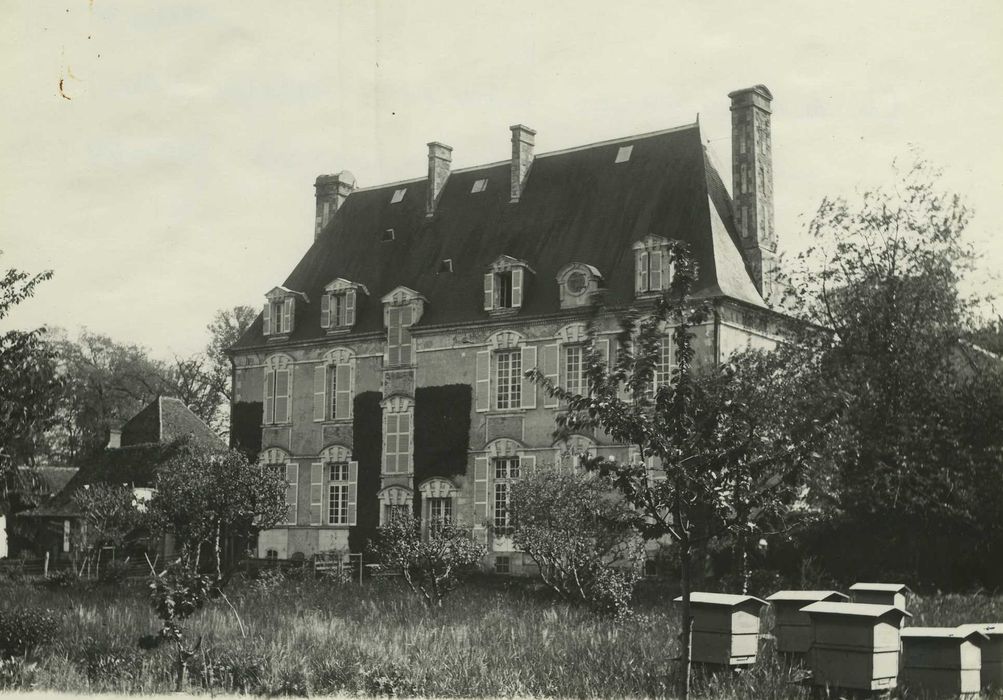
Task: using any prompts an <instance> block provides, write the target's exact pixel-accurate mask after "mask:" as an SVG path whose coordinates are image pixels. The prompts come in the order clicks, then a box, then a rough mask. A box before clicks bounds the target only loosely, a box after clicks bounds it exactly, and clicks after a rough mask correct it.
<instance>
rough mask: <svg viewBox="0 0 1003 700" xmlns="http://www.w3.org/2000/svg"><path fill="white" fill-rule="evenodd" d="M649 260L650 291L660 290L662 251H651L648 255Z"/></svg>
mask: <svg viewBox="0 0 1003 700" xmlns="http://www.w3.org/2000/svg"><path fill="white" fill-rule="evenodd" d="M648 256H649V259H650V260H651V269H650V270H649V272H648V274H649V275H650V278H649V282H650V284H651V287H650V288H651V289H653V290H655V289H661V288H662V250H661V248H659V249H657V250H653V251H651V252H650V253H649V254H648Z"/></svg>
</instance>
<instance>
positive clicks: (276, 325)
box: [261, 287, 308, 339]
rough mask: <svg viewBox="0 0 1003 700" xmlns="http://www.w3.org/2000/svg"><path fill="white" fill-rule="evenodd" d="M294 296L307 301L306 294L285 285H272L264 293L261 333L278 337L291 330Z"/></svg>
mask: <svg viewBox="0 0 1003 700" xmlns="http://www.w3.org/2000/svg"><path fill="white" fill-rule="evenodd" d="M296 297H300V298H301V299H302V300H303V301H308V299H307V296H306V294H303V293H302V292H296V291H294V290H292V289H288V288H286V287H274V288H272V290H271V291H270V292H268V293H267V294H266V295H265V306H264V310H263V311H262V322H261V334H262V335H264V336H266V337H268V336H274V337H277V338H279V339H283V338H287V337H288V336H289V334H290V333H292V332H293V328H294V325H295V319H296Z"/></svg>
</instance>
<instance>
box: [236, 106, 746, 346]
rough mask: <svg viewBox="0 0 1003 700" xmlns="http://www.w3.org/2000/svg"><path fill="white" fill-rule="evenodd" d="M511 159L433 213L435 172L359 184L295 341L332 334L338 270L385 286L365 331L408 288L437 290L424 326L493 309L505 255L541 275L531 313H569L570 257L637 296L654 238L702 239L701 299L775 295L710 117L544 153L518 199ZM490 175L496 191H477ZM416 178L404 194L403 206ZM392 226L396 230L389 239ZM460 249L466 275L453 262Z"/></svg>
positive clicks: (329, 243)
mask: <svg viewBox="0 0 1003 700" xmlns="http://www.w3.org/2000/svg"><path fill="white" fill-rule="evenodd" d="M625 145H632V146H633V149H632V151H631V155H630V159H629V160H628V161H626V162H622V163H614V159H615V158H616V155H617V151H618V150H619V148H620V147H621V146H625ZM509 168H510V163H509V161H504V162H500V163H494V164H490V165H484V166H478V167H473V168H464V169H459V170H454V171H453V172H452V173H451V174H450V176H449V178H448V180H447V181H446V184H445V186H444V188H443V191H442V193H441V194H440V197H439V200H438V202H437V204H436V210H435V214H434V215H433V216H431V217H427V216H426V212H425V204H426V188H427V184H428V181H427V179H426V178H420V179H415V180H410V181H407V182H397V183H391V184H387V185H381V186H377V187H369V188H364V189H357V190H355V191H354V192H352V193H351V194H350V195H349V196H348V197H347V198H346V200H345V202H344V204H342V206H341V207H340V208H339V209H338V211H337V212H336V213H335V215H334V217H333V218H332V220H331V221H330V223H329V224H328V225H327V227H326V228H325V229H324V231H323V232H322V233H321V235H320V236H319V237H318V238H317V239H316V240H315V241H314V243H313V245H312V246H311V247H310V249H309V250H308V251H307V252H306V254H305V255H304V256H303V258H302V260H301V261H300V262H299V264H298V265H297V266H296V268H295V269H294V270H293V271H292V273H291V274H290V275H289V277H288V279H287V280H286V281H285V283H284V286H285V287H287V288H289V289H295V290H302V291H303V292H304V293H305V294H306V296H307V298H308V299H309V300H310V302H309V303H300V304H298V305H297V311H296V322H295V325H294V329H293V332H292V335H291V337H290V341H293V342H295V341H300V340H310V339H314V338H317V339H320V338H323V337H324V329H322V328H321V326H320V303H319V301H318V300H319V298H320V294H321V291H322V290H323V288H324V286H325V285H326V284H327V283H329V282H330V281H331V280H332V279H334V278H336V277H342V278H344V279H348V280H352V281H353V282H357V283H360V284H364V285H365V286H366V287H367V288H368V289H369V290H370V292H371V294H372V296H371V297H370V299H369V300H368V301H367V302H366V303H363V304H361V305H360V306H359V309H358V312H357V313H358V315H357V321H356V325H355V327H354V329H353V333H366V332H374V331H379V330H381V329H382V327H383V309H382V308H381V306H380V304H378V303H373V301H374V300H376V299H380V298H382V297H383V296H384V295H386V294H387V293H388V292H389V291H391V290H393V289H395V288H396V287H399V286H407V287H409V288H412V289H415V290H417V291H418V292H420V293H421V294H422V295H424V297H426V298H427V300H428V304H427V306H426V309H425V313H424V315H423V316H422V318H421V320H420V321H419V322H418V323H417V324H416V328H421V327H426V326H435V325H440V324H462V323H467V322H471V321H476V320H483V319H484V318H485V315H484V310H483V275H484V272H485V270H486V269H487V268H488V267H489V266H490V265H491V263H492V262H494V261H495V260H497V259H498V258H499V257H500V256H501V255H509V256H512V257H515V258H517V259H519V260H525V261H526V262H527V263H528V264H529V265H531V266H532V267H533V269H534V270H535V272H536V275H535V279H534V281H533V283H532V285H531V288H530V289H529V290H528V292H527V294H526V296H525V301H524V304H523V307H522V309H521V311H520V314H519V315H520V316H521V317H531V316H541V315H548V314H556V313H559V312H560V296H559V290H558V288H557V286H556V284H554V282H553V280H554V279H555V276H556V274H557V272H558V270H560V269H561V268H562V267H564V266H565V265H567V264H568V263H569V262H581V263H585V264H589V265H592V266H594V267H596V268H598V269H599V271H600V272H601V273H602V276H603V279H604V280H605V287H606V289H607V290H608V296H607V304H608V305H609V306H611V307H616V306H627V305H629V304H631V303H632V302H633V301H634V253H633V250H632V246H633V244H634V243H635V242H637V241H639V240H641V239H643V238H644V237H645V236H648V235H655V236H661V237H664V238H667V239H678V240H682V241H685V242H686V243H688V244H689V246H690V250H691V252H692V253H693V255H694V256H695V257H696V260H697V262H698V264H699V274H700V276H699V280H698V282H697V287H696V289H695V295H696V296H700V297H718V296H725V297H730V298H733V299H737V300H740V301H744V302H747V303H750V304H754V305H757V306H764V303H763V300H762V297H761V296H760V295H759V293H758V292H757V291H756V288H755V285H754V284H753V282H752V279H751V277H750V276H749V274H748V272H747V271H746V269H745V265H744V263H743V261H742V257H741V254H740V253H739V248H738V233H737V228H736V226H735V223H734V217H733V214H732V206H731V198H730V196H729V195H728V192H727V190H726V189H725V187H724V183H723V181H722V180H721V177H720V175H719V174H718V173H717V171H716V170H715V168H714V166H713V165H712V163H711V161H710V160H709V158H708V156H707V154H706V152H705V148H704V144H703V141H702V138H701V132H700V127H699V125H698V124H692V125H688V126H683V127H679V128H675V129H670V130H667V131H661V132H656V133H652V134H644V135H640V136H634V137H628V138H622V139H617V140H615V141H607V142H604V143H599V144H594V145H590V146H584V147H580V148H573V149H568V150H564V151H557V152H554V153H542V154H538V155H537V156H536V158H535V159H534V161H533V165H532V167H531V169H530V171H529V174H528V176H527V179H526V182H525V184H524V187H523V191H522V195H521V197H520V199H519V201H518V202H514V203H513V202H510V186H509V185H510V177H509ZM481 179H487V181H488V184H487V188H486V189H485V190H484V191H480V192H477V193H471V188H472V185H473V183H474V182H475V181H477V180H481ZM402 188H406V191H405V192H404V196H403V200H402V201H400V202H399V203H391V198H392V196H393V194H394V192H395V191H397V190H399V189H402ZM387 229H393V230H394V236H393V240H388V241H384V236H383V233H384V231H386V230H387ZM447 258H448V259H451V260H452V261H453V265H452V269H453V271H452V272H442V271H440V262H441V261H442V260H444V259H447ZM261 330H262V322H261V318H260V316H259V318H258V319H257V320H256V321H255V322H254V324H252V326H251V327H250V328H249V329H248V331H247V333H245V335H244V336H243V337H242V338H241V339H240V341H239V342H238V343H237V344H236V345H235V346H234V349H239V348H242V347H254V346H259V345H262V344H264V337H263V336H262V333H261Z"/></svg>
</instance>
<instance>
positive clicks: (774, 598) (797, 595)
mask: <svg viewBox="0 0 1003 700" xmlns="http://www.w3.org/2000/svg"><path fill="white" fill-rule="evenodd" d="M849 599H850V596H848V595H846V594H845V593H840V592H839V591H777V592H776V593H774V594H773V595H771V596H768V597H767V598H766V600H768V601H770V602H801V601H807V602H814V601H817V600H825V601H831V602H836V601H839V600H849Z"/></svg>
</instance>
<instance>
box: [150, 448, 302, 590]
mask: <svg viewBox="0 0 1003 700" xmlns="http://www.w3.org/2000/svg"><path fill="white" fill-rule="evenodd" d="M285 494H286V482H285V477H284V475H282V474H279V473H278V472H276V471H274V470H269V469H262V468H261V467H260V466H259V465H256V464H252V463H250V462H248V461H247V458H246V457H244V456H243V455H242V454H241V453H239V452H236V451H234V450H226V451H224V450H215V449H207V448H205V447H202V446H200V445H198V444H196V443H194V442H191V441H189V442H188V443H187V444H185V445H184V446H183V448H182V449H181V450H180V451H179V453H178V454H177V455H175V456H174V457H172V458H171V459H169V460H167V461H166V462H165V463H164V464H162V465H161V466H160V467H159V468H158V469H157V477H156V491H155V492H154V495H153V499H152V500H151V501H150V516H151V519H152V521H153V522H154V523H155V524H156V526H157V527H158V528H159V529H160V530H161V531H163V532H169V533H171V534H172V535H174V537H175V539H176V541H177V543H178V545H179V546H180V548H181V556H180V559H181V560H182V561H183V562H184V563H185V565H186V566H189V567H191V568H192V569H194V570H197V569H198V566H199V563H200V553H201V549H202V546H203V545H207V546H209V547H211V550H212V553H213V560H214V565H215V569H216V577H217V580H218V581H222V580H223V572H222V566H223V555H222V545H223V541H224V539H225V538H227V537H231V538H237V539H243V538H251V537H254V536H256V535H257V534H258V533H259V532H260V531H262V530H267V529H269V528H272V527H275V525H277V524H278V523H280V522H282V521H284V520H285V518H286V514H287V510H286V503H285Z"/></svg>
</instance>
